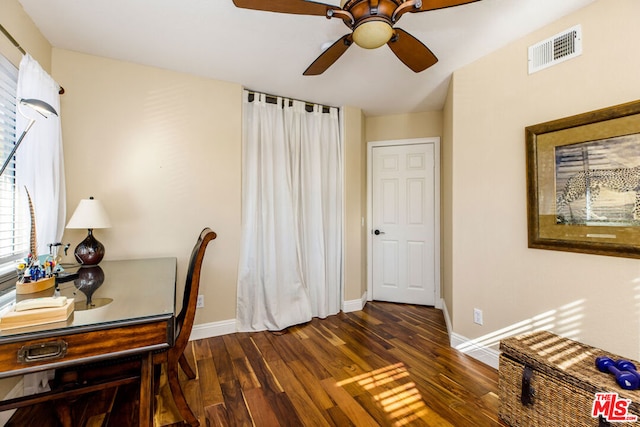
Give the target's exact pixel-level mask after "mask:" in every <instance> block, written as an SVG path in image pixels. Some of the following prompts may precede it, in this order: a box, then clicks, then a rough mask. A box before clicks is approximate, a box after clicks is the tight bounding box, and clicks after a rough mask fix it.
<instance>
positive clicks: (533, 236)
mask: <svg viewBox="0 0 640 427" xmlns="http://www.w3.org/2000/svg"><path fill="white" fill-rule="evenodd" d="M525 139H526V156H527V160H526V161H527V223H528V242H529V247H530V248H538V249H551V250H558V251H570V252H582V253H590V254H598V255H610V256H619V257H629V258H640V101H634V102H629V103H626V104H621V105H616V106H613V107H609V108H604V109H601V110H596V111H591V112H588V113H583V114H579V115H576V116H571V117H566V118H563V119H559V120H553V121H550V122H546V123H540V124H537V125H533V126H528V127H526V128H525Z"/></svg>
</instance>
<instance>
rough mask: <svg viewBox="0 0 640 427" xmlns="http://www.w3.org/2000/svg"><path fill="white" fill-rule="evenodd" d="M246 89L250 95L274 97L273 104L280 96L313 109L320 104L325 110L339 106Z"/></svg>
mask: <svg viewBox="0 0 640 427" xmlns="http://www.w3.org/2000/svg"><path fill="white" fill-rule="evenodd" d="M245 90H246V91H247V92H248V93H249V95H254V96H255V95H264V96H265V97H266V98H267V102H269V98H272V100H273V104H275V100H276V99H278V98H283V99H289V100H291V101H299V102H304V106H305V107H309V108H312V109H313V107H314V106H315V105H320V106H321V107H322V109H323V111H324V109H325V108H326V109H329V108H338V107H333V106H331V105H324V104H314V103H313V102H309V101H303V100H301V99H295V98H289V97H287V96H280V95H271V94H270V93H264V92H259V91H257V90H251V89H245Z"/></svg>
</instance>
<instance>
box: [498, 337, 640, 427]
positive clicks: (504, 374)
mask: <svg viewBox="0 0 640 427" xmlns="http://www.w3.org/2000/svg"><path fill="white" fill-rule="evenodd" d="M500 350H501V351H502V353H501V354H500V367H499V369H498V393H499V396H500V409H499V416H500V418H501V419H502V420H503V421H505V422H506V423H507V424H509V425H510V426H512V427H515V426H527V427H532V426H550V427H558V426H563V427H569V426H594V427H597V426H609V425H612V426H640V390H625V389H623V388H622V387H620V386H619V385H618V384H617V383H616V379H615V377H614V376H613V375H612V374H610V373H603V372H600V371H599V370H598V368H597V367H596V364H595V359H596V357H599V356H606V357H610V358H611V359H613V360H620V359H626V358H623V357H621V356H618V355H615V354H611V353H608V352H605V351H603V350H600V349H598V348H595V347H590V346H587V345H585V344H582V343H580V342H577V341H573V340H570V339H567V338H563V337H559V336H557V335H554V334H552V333H550V332H546V331H539V332H533V333H529V334H524V335H519V336H516V337H511V338H507V339H504V340H502V341H501V342H500ZM626 360H629V359H626ZM631 362H633V363H634V364H635V365H636V366H638V367H639V368H640V365H639V364H638V363H637V362H635V361H631ZM596 393H605V394H606V395H600V396H596ZM613 393H616V395H615V397H614V395H613ZM596 399H601V400H600V401H599V403H598V405H596V407H595V409H596V411H595V412H596V416H595V417H594V416H593V415H594V401H595V400H596ZM603 399H610V400H607V401H605V400H603ZM625 399H628V401H627V402H624V400H625ZM612 400H617V402H615V401H612ZM615 404H618V408H615ZM623 412H624V413H623ZM616 417H618V419H616ZM636 417H637V420H635V421H625V420H629V419H633V418H636Z"/></svg>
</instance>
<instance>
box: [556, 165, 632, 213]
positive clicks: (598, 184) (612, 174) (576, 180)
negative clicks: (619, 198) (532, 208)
mask: <svg viewBox="0 0 640 427" xmlns="http://www.w3.org/2000/svg"><path fill="white" fill-rule="evenodd" d="M603 189H606V190H611V191H615V192H619V193H627V192H631V191H633V192H635V203H634V205H633V210H632V214H633V219H634V220H640V166H636V167H633V168H615V169H591V170H587V171H582V172H577V173H575V174H574V175H572V176H571V177H570V178H569V179H568V180H567V182H566V184H565V185H564V188H563V190H562V192H561V193H560V195H559V196H558V199H557V202H556V212H558V213H560V212H563V211H565V210H568V211H569V218H568V219H567V218H565V217H563V216H561V215H558V222H571V220H572V219H573V217H574V213H573V212H572V209H571V205H570V204H571V202H573V201H575V200H579V199H581V198H584V199H588V200H587V206H591V205H593V204H594V203H595V202H596V200H597V199H598V196H599V195H600V192H601V190H603ZM591 217H592V219H594V220H606V219H607V218H606V217H602V216H598V215H596V214H593V213H592V214H591Z"/></svg>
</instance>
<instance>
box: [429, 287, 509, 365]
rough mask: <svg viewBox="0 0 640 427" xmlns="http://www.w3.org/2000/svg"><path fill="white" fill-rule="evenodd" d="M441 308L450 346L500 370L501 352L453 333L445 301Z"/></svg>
mask: <svg viewBox="0 0 640 427" xmlns="http://www.w3.org/2000/svg"><path fill="white" fill-rule="evenodd" d="M441 306H442V312H443V314H444V323H445V324H446V325H447V332H448V333H449V345H451V347H453V348H455V349H456V350H459V351H461V352H463V353H464V354H467V355H469V356H471V357H473V358H474V359H476V360H479V361H480V362H482V363H484V364H486V365H489V366H491V367H492V368H494V369H498V361H499V356H500V352H499V351H497V350H494V349H492V348H489V347H485V346H482V345H478V344H477V343H476V342H474V341H473V340H472V339H469V338H467V337H464V336H462V335H460V334H456V333H455V332H453V327H452V324H451V317H449V313H448V312H447V304H445V303H444V300H443V301H442V303H441Z"/></svg>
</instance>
